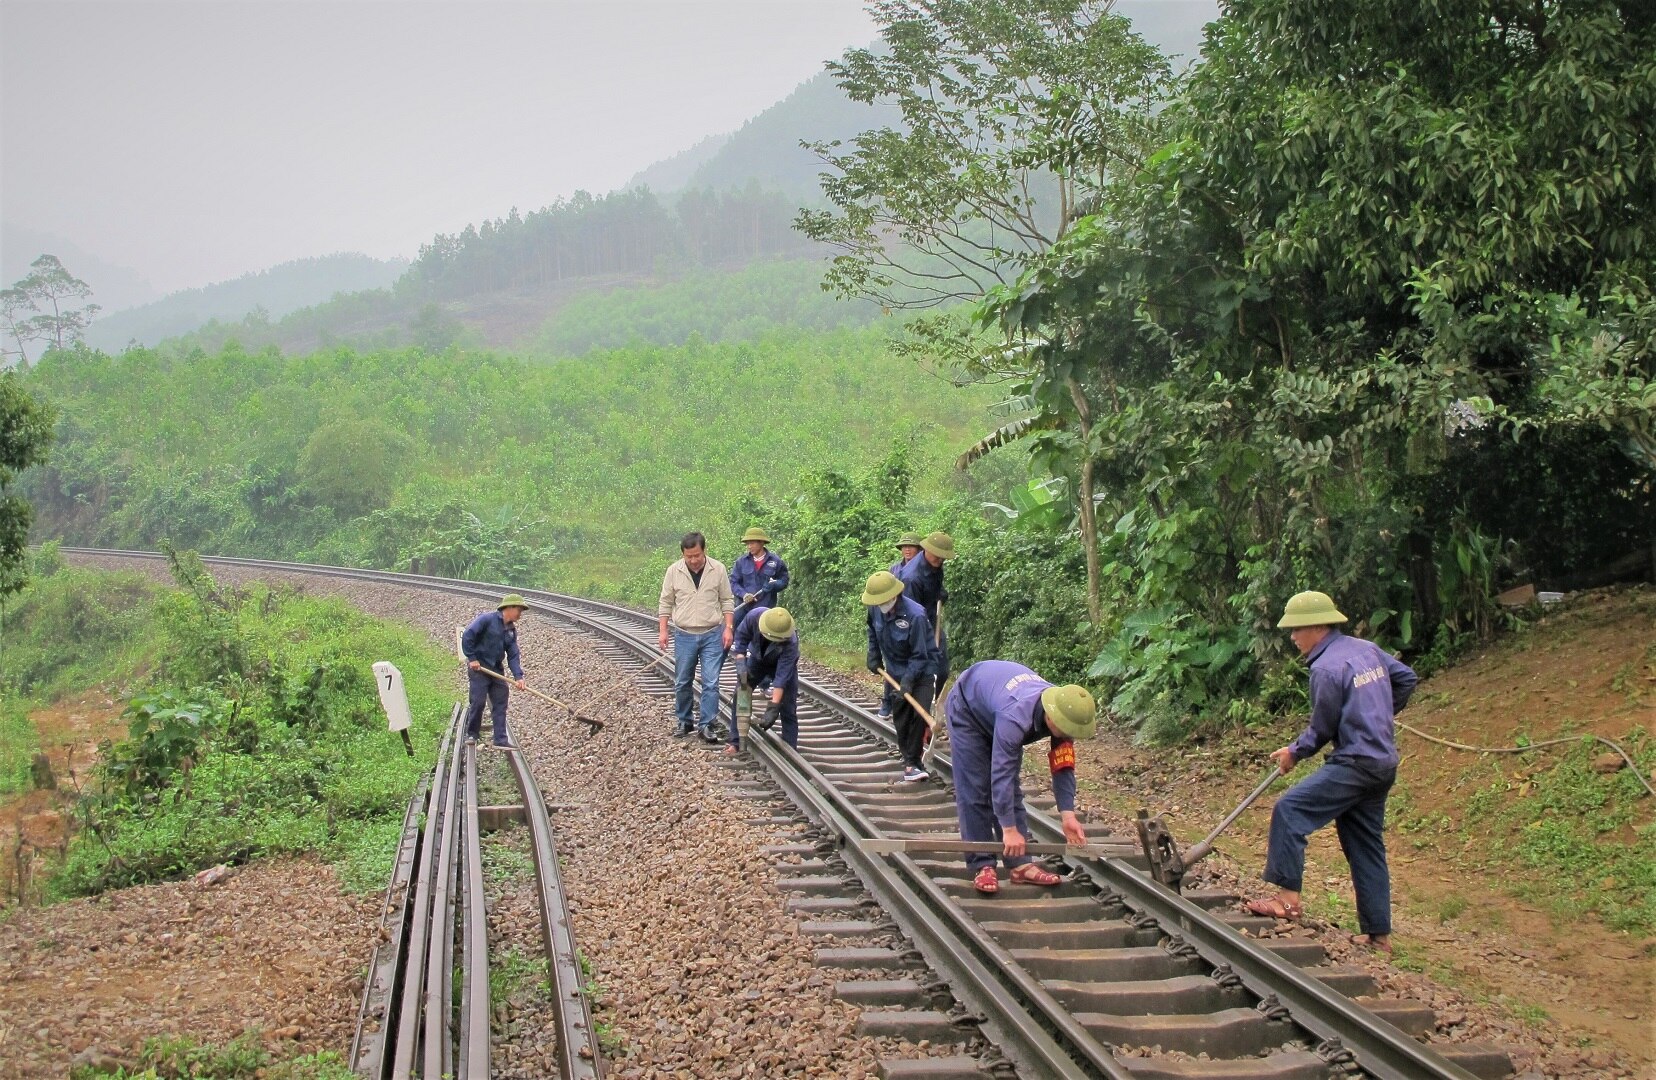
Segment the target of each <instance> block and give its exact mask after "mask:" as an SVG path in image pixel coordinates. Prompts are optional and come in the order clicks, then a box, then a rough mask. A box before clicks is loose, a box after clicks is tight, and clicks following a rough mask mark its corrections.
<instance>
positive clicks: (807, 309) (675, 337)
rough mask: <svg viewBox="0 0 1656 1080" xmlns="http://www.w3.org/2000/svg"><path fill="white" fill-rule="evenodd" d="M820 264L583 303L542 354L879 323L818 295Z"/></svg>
mask: <svg viewBox="0 0 1656 1080" xmlns="http://www.w3.org/2000/svg"><path fill="white" fill-rule="evenodd" d="M821 277H822V265H821V264H820V263H819V262H814V261H807V260H798V261H781V262H761V263H754V264H753V265H751V266H748V267H745V268H743V269H741V270H735V271H731V272H728V273H722V274H720V273H705V272H704V273H696V274H687V275H685V276H684V277H682V278H678V279H675V280H672V281H668V282H665V283H662V284H657V285H648V286H646V285H637V286H624V287H622V288H618V289H615V290H613V291H611V292H607V293H600V294H596V295H592V296H587V297H583V298H582V299H581V300H580V302H578V303H574V304H570V305H569V306H568V307H566V308H564V309H563V310H561V311H559V312H558V313H557V314H556V315H554V316H552V318H550V319H548V320H547V321H546V325H545V326H544V327H542V328H541V333H540V337H539V339H538V341H537V342H536V347H537V349H538V351H540V352H542V353H545V354H548V355H552V356H578V355H580V354H582V353H585V352H587V351H589V350H591V349H615V348H620V347H622V346H625V345H633V344H640V343H645V344H652V345H679V344H682V343H683V342H685V341H688V340H689V339H690V338H691V337H692V336H696V337H700V338H703V339H705V340H707V341H750V340H752V339H754V338H758V337H762V336H764V335H766V334H772V333H776V332H778V331H784V330H790V329H793V330H838V329H841V328H846V327H853V326H862V325H865V324H866V323H869V322H871V321H873V320H874V319H877V318H878V317H879V315H880V309H879V308H878V307H877V306H876V305H875V304H873V303H871V302H869V301H846V300H843V299H839V298H836V297H834V296H833V295H831V294H829V293H826V292H824V291H822V290H821V289H819V288H817V282H818V281H819V280H820V279H821Z"/></svg>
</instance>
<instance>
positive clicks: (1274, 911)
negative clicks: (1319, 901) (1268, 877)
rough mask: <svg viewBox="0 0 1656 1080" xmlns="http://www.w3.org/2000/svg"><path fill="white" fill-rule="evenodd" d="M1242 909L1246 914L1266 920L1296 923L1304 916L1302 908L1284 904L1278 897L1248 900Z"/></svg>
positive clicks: (1296, 905)
mask: <svg viewBox="0 0 1656 1080" xmlns="http://www.w3.org/2000/svg"><path fill="white" fill-rule="evenodd" d="M1244 907H1245V909H1246V910H1247V912H1248V914H1250V915H1259V916H1261V917H1263V918H1266V919H1289V920H1292V921H1295V922H1297V921H1299V918H1300V917H1301V916H1302V915H1304V914H1305V909H1304V908H1303V907H1301V906H1300V905H1298V904H1288V903H1284V902H1283V900H1282V898H1281V897H1280V896H1273V897H1271V898H1270V899H1269V900H1249V901H1248V902H1247V904H1246V905H1244Z"/></svg>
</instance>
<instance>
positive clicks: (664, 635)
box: [656, 631, 667, 652]
mask: <svg viewBox="0 0 1656 1080" xmlns="http://www.w3.org/2000/svg"><path fill="white" fill-rule="evenodd" d="M656 644H658V645H660V646H661V651H662V652H666V651H667V633H666V631H662V634H661V637H660V638H659V639H657V642H656Z"/></svg>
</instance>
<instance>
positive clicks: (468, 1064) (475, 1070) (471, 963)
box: [457, 746, 489, 1080]
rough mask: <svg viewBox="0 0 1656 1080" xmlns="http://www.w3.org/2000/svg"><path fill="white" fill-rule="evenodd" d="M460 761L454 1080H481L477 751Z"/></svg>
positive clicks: (485, 1044) (483, 910)
mask: <svg viewBox="0 0 1656 1080" xmlns="http://www.w3.org/2000/svg"><path fill="white" fill-rule="evenodd" d="M464 757H465V769H466V779H465V795H464V800H465V809H464V810H463V811H462V818H463V820H464V823H465V828H464V831H463V833H462V839H463V840H464V842H465V848H466V850H465V865H464V867H463V872H462V874H461V880H462V881H463V882H464V885H463V887H462V889H461V891H460V896H461V915H460V926H461V933H462V934H463V935H464V936H463V938H462V942H461V944H462V948H461V954H460V957H461V962H462V964H463V966H464V968H463V969H464V971H465V973H466V975H465V982H464V983H463V984H461V987H460V1046H459V1054H458V1055H457V1062H458V1064H459V1069H458V1072H457V1075H458V1077H459V1080H484V1078H485V1077H487V1076H488V1075H489V919H488V915H487V905H486V902H485V900H484V897H483V834H482V833H481V832H480V831H479V829H478V827H477V747H475V746H467V747H465V750H464Z"/></svg>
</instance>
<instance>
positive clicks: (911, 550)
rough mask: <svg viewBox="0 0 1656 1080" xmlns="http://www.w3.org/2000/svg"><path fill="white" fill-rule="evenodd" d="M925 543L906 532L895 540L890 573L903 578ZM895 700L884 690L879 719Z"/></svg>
mask: <svg viewBox="0 0 1656 1080" xmlns="http://www.w3.org/2000/svg"><path fill="white" fill-rule="evenodd" d="M924 542H925V541H924V540H923V539H921V537H920V534H919V533H915V532H906V533H904V534H903V535H902V536H899V537H898V538H897V561H896V562H894V563H892V564H891V572H892V573H893V574H896V575H897V576H898V577H902V576H903V567H905V566H907V565H908V564H909V563H911V562H913V561H914V557H915V556H916V555H918V554H920V545H921V544H922V543H924ZM896 700H897V692H896V691H895V690H893V689H892V688H891V687H889V686H888V687H886V688H885V693H883V694H881V695H880V717H881V718H882V719H888V718H889V717H890V716H891V706H892V704H893V703H894V702H895V701H896Z"/></svg>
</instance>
